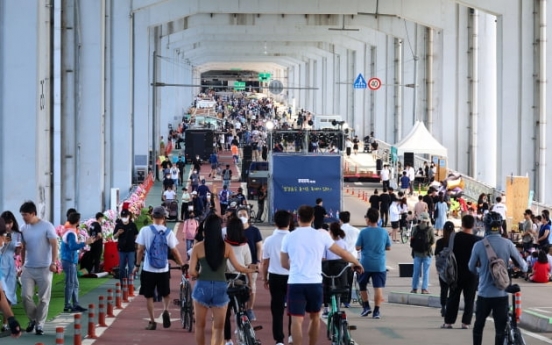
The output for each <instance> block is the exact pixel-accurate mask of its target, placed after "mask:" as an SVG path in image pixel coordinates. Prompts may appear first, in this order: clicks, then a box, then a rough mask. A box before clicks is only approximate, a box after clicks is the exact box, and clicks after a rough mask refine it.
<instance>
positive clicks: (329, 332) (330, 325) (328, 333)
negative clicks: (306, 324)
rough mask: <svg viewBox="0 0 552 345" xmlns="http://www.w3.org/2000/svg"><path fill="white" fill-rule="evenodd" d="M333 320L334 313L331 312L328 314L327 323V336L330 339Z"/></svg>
mask: <svg viewBox="0 0 552 345" xmlns="http://www.w3.org/2000/svg"><path fill="white" fill-rule="evenodd" d="M332 320H333V317H332V313H330V314H328V324H327V325H326V337H327V338H328V340H332V331H333V327H332Z"/></svg>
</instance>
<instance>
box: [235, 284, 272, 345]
mask: <svg viewBox="0 0 552 345" xmlns="http://www.w3.org/2000/svg"><path fill="white" fill-rule="evenodd" d="M227 282H228V290H227V291H228V296H229V297H230V305H229V308H232V311H233V312H234V315H235V317H236V334H237V337H238V341H237V343H238V344H240V345H261V342H260V340H258V339H257V338H256V337H255V331H258V330H261V329H262V328H263V326H260V325H259V326H255V327H253V325H251V320H249V317H248V316H247V313H246V312H245V311H246V306H245V303H246V302H247V300H248V299H249V287H248V286H247V284H246V282H244V280H243V275H242V274H241V273H238V274H236V275H235V276H234V277H233V278H229V279H228V280H227Z"/></svg>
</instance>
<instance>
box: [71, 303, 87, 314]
mask: <svg viewBox="0 0 552 345" xmlns="http://www.w3.org/2000/svg"><path fill="white" fill-rule="evenodd" d="M87 310H88V309H86V308H83V307H81V306H80V305H78V306H76V307H74V308H73V311H76V312H78V313H84V312H85V311H87Z"/></svg>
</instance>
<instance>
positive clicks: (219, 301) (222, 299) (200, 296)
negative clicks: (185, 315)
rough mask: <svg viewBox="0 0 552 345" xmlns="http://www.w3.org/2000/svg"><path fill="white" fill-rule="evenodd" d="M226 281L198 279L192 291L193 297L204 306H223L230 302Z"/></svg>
mask: <svg viewBox="0 0 552 345" xmlns="http://www.w3.org/2000/svg"><path fill="white" fill-rule="evenodd" d="M226 291H227V285H226V282H225V281H211V280H198V281H196V283H195V286H194V290H193V291H192V299H193V300H194V301H196V302H197V303H199V304H201V305H202V306H204V307H207V308H211V307H215V308H221V307H224V306H226V305H227V304H228V302H230V298H229V297H228V294H227V292H226Z"/></svg>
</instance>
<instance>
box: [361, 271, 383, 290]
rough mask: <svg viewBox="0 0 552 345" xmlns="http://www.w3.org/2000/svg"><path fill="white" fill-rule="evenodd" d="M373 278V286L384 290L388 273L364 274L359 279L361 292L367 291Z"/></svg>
mask: <svg viewBox="0 0 552 345" xmlns="http://www.w3.org/2000/svg"><path fill="white" fill-rule="evenodd" d="M370 278H372V286H373V287H374V288H376V289H377V288H384V287H385V280H386V278H387V272H364V273H362V274H361V275H360V277H358V279H357V282H358V288H359V290H360V291H366V286H367V285H368V283H369V282H370Z"/></svg>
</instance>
